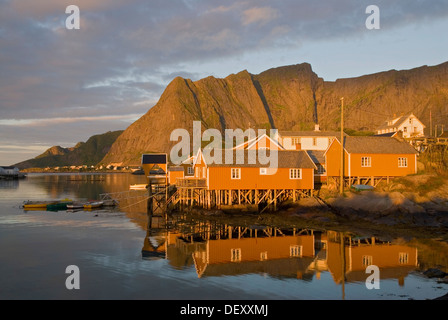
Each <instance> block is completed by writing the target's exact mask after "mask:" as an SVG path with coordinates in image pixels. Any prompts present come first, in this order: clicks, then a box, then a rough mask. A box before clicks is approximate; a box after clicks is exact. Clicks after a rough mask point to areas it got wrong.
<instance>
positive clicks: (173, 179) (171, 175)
mask: <svg viewBox="0 0 448 320" xmlns="http://www.w3.org/2000/svg"><path fill="white" fill-rule="evenodd" d="M183 177H184V172H183V171H169V174H168V179H169V183H170V184H176V179H177V178H183Z"/></svg>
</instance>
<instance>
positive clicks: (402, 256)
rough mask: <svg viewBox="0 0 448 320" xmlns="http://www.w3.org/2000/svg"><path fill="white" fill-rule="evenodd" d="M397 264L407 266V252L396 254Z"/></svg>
mask: <svg viewBox="0 0 448 320" xmlns="http://www.w3.org/2000/svg"><path fill="white" fill-rule="evenodd" d="M398 263H399V264H408V263H409V254H408V253H407V252H400V253H398Z"/></svg>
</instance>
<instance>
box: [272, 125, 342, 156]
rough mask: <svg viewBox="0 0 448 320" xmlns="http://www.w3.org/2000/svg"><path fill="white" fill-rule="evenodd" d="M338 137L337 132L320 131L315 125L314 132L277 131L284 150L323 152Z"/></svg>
mask: <svg viewBox="0 0 448 320" xmlns="http://www.w3.org/2000/svg"><path fill="white" fill-rule="evenodd" d="M344 135H345V134H344ZM340 136H341V133H340V132H339V131H320V130H319V126H318V125H316V128H315V130H314V131H279V142H280V144H281V145H282V146H283V147H284V148H285V149H286V150H320V151H325V150H327V148H328V147H329V146H330V144H331V142H333V140H334V138H336V137H340Z"/></svg>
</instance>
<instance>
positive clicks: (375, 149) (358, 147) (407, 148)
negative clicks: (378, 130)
mask: <svg viewBox="0 0 448 320" xmlns="http://www.w3.org/2000/svg"><path fill="white" fill-rule="evenodd" d="M338 141H339V139H338ZM344 148H345V150H347V152H348V153H385V154H417V153H418V152H417V151H416V150H415V149H414V148H413V147H412V146H411V145H410V144H409V143H408V142H405V141H399V140H397V139H395V138H391V137H379V136H358V137H351V136H348V137H345V138H344Z"/></svg>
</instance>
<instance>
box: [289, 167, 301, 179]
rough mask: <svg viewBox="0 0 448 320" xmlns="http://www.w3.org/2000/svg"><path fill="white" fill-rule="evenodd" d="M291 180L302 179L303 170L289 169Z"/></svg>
mask: <svg viewBox="0 0 448 320" xmlns="http://www.w3.org/2000/svg"><path fill="white" fill-rule="evenodd" d="M289 179H302V169H289Z"/></svg>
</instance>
